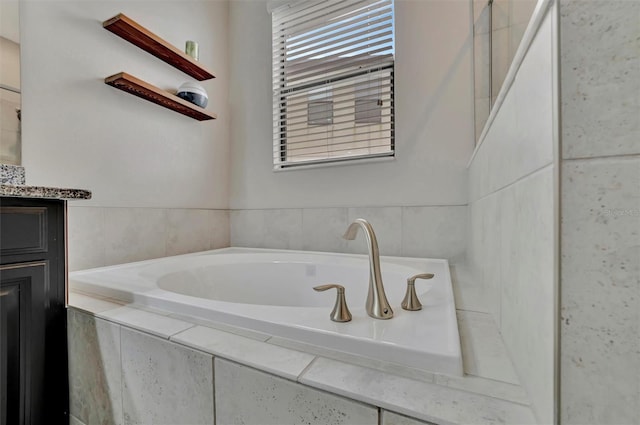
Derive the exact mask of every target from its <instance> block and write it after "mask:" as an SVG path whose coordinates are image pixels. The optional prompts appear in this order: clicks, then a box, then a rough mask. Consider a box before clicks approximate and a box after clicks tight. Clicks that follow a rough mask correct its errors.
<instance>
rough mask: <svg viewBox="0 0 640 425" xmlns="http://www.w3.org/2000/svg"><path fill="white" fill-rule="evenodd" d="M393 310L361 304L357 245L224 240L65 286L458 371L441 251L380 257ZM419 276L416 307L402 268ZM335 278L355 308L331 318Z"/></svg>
mask: <svg viewBox="0 0 640 425" xmlns="http://www.w3.org/2000/svg"><path fill="white" fill-rule="evenodd" d="M381 269H382V276H383V281H384V286H385V290H386V293H387V298H388V299H389V303H390V304H391V306H392V308H393V310H394V313H395V315H394V317H393V318H392V319H390V320H376V319H373V318H371V317H369V316H367V314H366V311H365V309H364V305H365V300H366V296H367V290H368V284H369V267H368V258H367V257H366V256H363V255H349V254H333V253H317V252H305V251H278V250H261V249H244V248H227V249H221V250H214V251H207V252H201V253H195V254H188V255H181V256H176V257H167V258H160V259H156V260H150V261H143V262H138V263H130V264H123V265H117V266H111V267H103V268H97V269H91V270H84V271H79V272H74V273H71V274H70V278H69V284H70V288H71V290H74V289H75V290H79V291H82V292H87V293H92V294H96V295H100V296H106V297H111V298H116V299H120V300H122V301H125V302H129V303H135V304H139V305H145V306H151V307H155V308H159V309H163V310H168V311H171V312H174V313H178V314H182V315H189V316H195V317H200V318H203V319H208V320H213V321H217V322H222V323H225V324H228V325H232V326H238V327H242V328H248V329H253V330H257V331H260V332H264V333H267V334H270V335H273V336H278V337H282V338H288V339H293V340H297V341H301V342H304V343H308V344H313V345H317V346H321V347H325V348H329V349H332V350H337V351H342V352H346V353H350V354H355V355H361V356H365V357H370V358H374V359H378V360H384V361H389V362H394V363H399V364H402V365H406V366H409V367H415V368H419V369H424V370H428V371H432V372H437V373H443V374H448V375H454V376H462V356H461V352H460V339H459V336H458V324H457V320H456V313H455V304H454V299H453V291H452V287H451V277H450V274H449V267H448V263H447V261H446V260H425V259H416V258H399V257H382V258H381ZM425 272H429V273H434V274H435V277H434V278H433V279H431V280H418V281H417V282H416V289H417V293H418V297H419V298H420V300H421V302H422V304H423V308H422V310H420V311H405V310H403V309H402V308H401V307H400V302H401V301H402V299H403V297H404V293H405V289H406V280H407V278H408V277H410V276H412V275H415V274H418V273H425ZM326 283H339V284H341V285H343V286H344V287H345V288H346V299H347V303H348V306H349V309H350V310H351V313H352V315H353V320H352V321H351V322H348V323H335V322H332V321H331V320H330V319H329V313H330V312H331V310H332V308H333V305H334V301H335V296H336V294H335V291H333V290H332V291H327V292H316V291H314V290H313V289H312V288H313V287H314V286H316V285H321V284H326Z"/></svg>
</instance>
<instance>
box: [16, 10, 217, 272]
mask: <svg viewBox="0 0 640 425" xmlns="http://www.w3.org/2000/svg"><path fill="white" fill-rule="evenodd" d="M23 6H24V7H23V8H22V9H21V31H22V33H21V40H22V43H21V46H22V67H23V74H22V83H23V110H24V112H23V114H22V118H23V119H22V122H23V127H22V128H23V165H24V166H25V168H26V177H27V184H31V185H45V186H61V187H76V188H84V189H89V190H91V191H92V192H93V199H92V200H90V201H75V202H70V207H69V215H68V243H69V255H68V257H69V258H68V260H69V269H70V270H71V271H74V270H79V269H86V268H91V267H98V266H104V265H110V264H117V263H123V262H128V261H135V260H144V259H149V258H155V257H162V256H166V255H175V254H181V253H185V252H191V251H199V250H206V249H211V248H219V247H225V246H228V245H229V213H228V211H226V209H227V207H228V201H229V139H228V125H229V108H228V85H229V78H228V55H227V48H228V40H227V22H228V3H227V2H226V1H189V2H182V1H162V2H160V1H137V2H131V1H126V2H122V1H75V2H65V1H30V0H26V1H25V2H24V5H23ZM120 12H122V13H125V14H126V15H128V16H129V17H131V18H132V19H134V20H137V21H138V22H139V23H141V24H142V25H144V26H146V27H147V28H149V29H150V30H151V31H153V32H155V33H156V34H158V35H159V36H161V37H162V38H164V39H165V40H167V41H169V42H170V43H172V44H174V45H175V46H178V47H180V48H182V47H183V46H184V43H185V41H186V40H196V41H198V42H199V44H200V61H201V62H202V63H203V65H204V66H206V67H207V68H209V69H211V70H212V71H213V72H214V74H216V76H217V78H216V79H213V80H209V81H204V82H202V85H203V86H204V87H205V88H206V89H207V91H208V93H209V106H208V107H207V109H208V110H210V111H213V112H215V113H217V114H218V119H217V120H215V121H206V122H198V121H195V120H193V119H191V118H188V117H185V116H183V115H179V114H177V113H176V112H173V111H170V110H168V109H164V108H162V107H160V106H157V105H155V104H152V103H149V102H146V101H144V100H142V99H139V98H137V97H134V96H132V95H130V94H127V93H124V92H122V91H119V90H116V89H114V88H113V87H110V86H107V85H105V84H104V78H105V77H107V76H109V75H112V74H115V73H117V72H120V71H126V72H128V73H130V74H132V75H134V76H137V77H139V78H141V79H143V80H145V81H148V82H149V83H151V84H153V85H156V86H158V87H160V88H163V89H167V90H175V89H176V88H177V87H178V86H179V85H180V84H181V83H182V82H184V81H187V80H191V78H190V77H189V76H187V75H185V74H183V73H182V72H181V71H178V70H177V69H175V68H173V67H171V66H170V65H168V64H166V63H164V62H162V61H160V60H159V59H156V58H155V57H153V56H151V55H150V54H148V53H146V52H144V51H142V50H141V49H139V48H137V47H135V46H134V45H132V44H130V43H128V42H126V41H124V40H122V39H121V38H119V37H117V36H115V35H114V34H112V33H110V32H109V31H106V30H104V29H103V28H102V21H104V20H106V19H109V18H111V17H112V16H114V15H116V14H117V13H120ZM216 209H222V211H216Z"/></svg>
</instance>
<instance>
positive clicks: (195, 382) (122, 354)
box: [67, 308, 529, 425]
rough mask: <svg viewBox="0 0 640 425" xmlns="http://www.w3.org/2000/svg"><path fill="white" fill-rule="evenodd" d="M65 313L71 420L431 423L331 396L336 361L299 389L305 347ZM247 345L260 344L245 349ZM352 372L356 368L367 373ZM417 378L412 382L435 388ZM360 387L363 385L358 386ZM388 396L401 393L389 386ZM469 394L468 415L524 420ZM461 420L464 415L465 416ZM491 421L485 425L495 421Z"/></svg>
mask: <svg viewBox="0 0 640 425" xmlns="http://www.w3.org/2000/svg"><path fill="white" fill-rule="evenodd" d="M141 313H145V312H144V311H141ZM67 314H68V332H69V341H70V344H69V358H70V362H71V363H70V380H71V391H70V396H71V397H70V398H71V418H70V423H71V424H72V425H84V424H88V425H90V424H140V425H142V424H150V423H157V424H161V423H166V424H194V425H196V424H198V425H199V424H203V425H204V424H207V425H212V424H214V423H216V424H219V425H225V424H238V423H246V424H265V425H268V424H274V425H276V424H277V425H282V424H298V423H305V424H317V425H324V424H328V423H331V424H345V425H358V424H363V425H378V424H380V423H381V424H384V425H429V422H422V421H419V420H417V419H414V418H410V417H408V416H404V415H401V414H397V413H394V412H391V411H387V410H382V409H379V408H378V407H376V406H375V405H371V404H367V403H363V402H360V401H356V400H353V399H351V398H349V396H348V395H346V396H340V395H337V393H339V391H331V392H327V391H325V390H323V389H322V387H323V386H326V385H327V383H326V382H325V383H324V384H323V383H319V382H316V381H317V379H319V378H321V375H318V373H317V371H319V370H321V369H322V368H323V367H328V368H329V369H331V370H333V369H336V366H335V365H334V363H335V364H337V365H343V364H342V363H336V362H333V361H328V360H327V362H329V363H328V365H327V366H322V365H318V367H314V369H313V371H314V372H313V373H311V375H310V378H309V382H310V383H311V385H303V384H301V383H298V382H296V380H297V379H299V378H298V375H300V374H301V373H303V371H305V370H306V369H307V368H308V367H310V366H311V365H313V363H314V361H315V360H314V356H312V355H308V354H306V353H302V352H297V351H292V350H288V349H285V348H280V347H278V346H269V345H265V344H264V343H263V342H261V341H259V340H254V339H247V338H243V337H241V336H238V335H234V334H230V333H225V332H220V331H217V330H215V329H211V328H205V327H201V326H196V327H193V328H190V329H188V330H182V331H180V330H178V329H177V328H175V327H171V326H167V325H166V324H165V326H164V331H163V332H159V334H162V335H163V336H162V337H157V336H154V335H150V334H148V333H145V332H138V331H137V330H133V329H131V328H130V327H129V326H127V325H120V324H118V323H114V322H112V320H116V321H117V317H118V314H115V313H114V315H112V316H104V317H108V319H109V320H104V319H102V318H101V317H102V316H101V317H94V316H92V315H90V314H86V313H84V312H81V311H79V310H76V309H75V308H71V309H69V310H68V313H67ZM99 314H102V315H103V314H104V313H99ZM147 314H149V315H150V316H152V315H154V314H153V313H150V312H149V313H147ZM158 317H160V316H158ZM166 319H167V320H170V318H166ZM176 322H179V321H177V320H176ZM171 329H173V330H171ZM154 333H155V331H154ZM242 341H244V342H242ZM176 342H177V343H176ZM238 343H240V344H238ZM203 344H204V345H203ZM247 344H249V345H247ZM252 344H253V345H256V347H250V345H252ZM258 346H264V347H270V350H271V351H270V352H268V353H267V354H266V356H258V355H256V354H255V353H258V352H259V351H260V350H252V348H257V347H258ZM190 347H193V348H194V349H192V348H190ZM264 347H263V348H264ZM212 351H213V352H215V353H220V354H224V355H231V357H234V358H236V357H237V358H238V359H240V360H242V361H244V360H246V359H249V360H250V363H252V364H255V365H256V367H261V368H262V367H263V366H264V365H266V364H270V365H271V366H270V368H271V369H272V370H273V372H274V373H275V375H274V374H271V373H266V372H264V371H260V370H257V369H254V368H253V367H248V366H244V365H240V364H238V363H235V362H234V361H230V360H225V359H222V358H220V357H215V358H214V356H217V355H218V354H214V355H212V354H211V353H212ZM252 351H254V353H252ZM268 351H269V350H268ZM279 353H280V354H282V353H284V354H285V356H284V357H285V360H282V359H280V360H279V359H278V354H279ZM292 356H294V357H295V356H304V357H305V359H302V358H300V359H299V360H301V361H302V360H304V364H305V365H307V366H306V367H300V368H296V370H295V371H293V369H292V367H293V368H295V365H293V366H292V365H289V364H287V362H286V358H289V359H291V358H292ZM252 358H253V360H251V359H252ZM281 360H282V361H281ZM274 362H275V363H274ZM300 364H301V365H302V363H300ZM354 367H355V366H354ZM356 368H357V371H358V373H364V371H366V370H367V369H365V368H359V367H356ZM336 370H338V369H336ZM290 372H293V374H291V373H290ZM338 373H340V371H339V370H338ZM276 375H279V376H276ZM374 375H375V376H376V377H377V378H378V380H379V379H389V378H388V377H387V376H386V375H384V374H380V373H374ZM374 381H375V379H374ZM404 382H405V381H404V380H402V379H401V380H400V381H398V382H397V383H395V384H394V385H392V387H393V388H396V387H398V388H400V387H401V386H402V384H403V383H404ZM406 382H413V381H409V380H407V381H406ZM413 383H414V384H415V385H418V387H419V386H420V385H427V386H429V385H432V384H416V383H415V382H413ZM360 384H364V383H362V382H361V383H358V384H357V385H360ZM350 385H351V384H350ZM357 385H356V386H357ZM314 387H315V388H314ZM418 387H416V388H414V389H417V388H418ZM349 391H350V390H349V389H348V390H347V393H348V392H349ZM443 391H445V392H447V391H448V392H450V393H451V394H449V393H447V394H448V395H447V397H448V398H449V403H453V405H452V406H449V407H448V409H451V411H456V410H457V408H456V402H455V397H452V395H453V394H457V391H456V390H454V389H444V390H443ZM393 392H397V391H396V390H395V389H394V390H393ZM413 393H414V399H413V402H414V403H416V402H417V401H419V400H421V399H422V396H420V391H414V392H413ZM447 397H445V399H446V398H447ZM468 397H469V400H471V402H470V403H469V407H468V408H467V411H468V413H469V412H473V411H474V407H473V405H474V402H475V403H479V402H481V403H488V404H489V405H492V404H495V406H493V407H491V406H490V407H491V409H490V411H493V412H496V414H499V415H500V414H503V413H504V412H503V411H504V410H506V411H507V412H506V413H505V416H506V417H511V416H510V415H518V416H517V417H519V418H522V417H523V416H520V414H521V413H522V412H520V410H522V411H523V412H525V416H524V417H526V412H527V409H525V408H524V407H523V406H520V405H518V404H513V405H512V404H509V403H505V402H497V401H493V400H492V399H491V398H483V397H482V396H477V395H469V396H468ZM372 400H373V399H372ZM483 407H484V405H483ZM447 412H448V410H447ZM405 413H406V412H405ZM440 413H442V412H440ZM484 414H486V412H485V413H484ZM465 417H467V418H468V417H469V416H468V414H467V415H466V416H465ZM514 417H515V416H514ZM492 420H493V418H492ZM492 420H489V422H488V423H494V422H493V421H492ZM527 423H529V422H527Z"/></svg>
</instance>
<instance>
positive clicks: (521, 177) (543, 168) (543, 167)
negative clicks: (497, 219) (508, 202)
mask: <svg viewBox="0 0 640 425" xmlns="http://www.w3.org/2000/svg"><path fill="white" fill-rule="evenodd" d="M553 165H554V163H553V162H549V163H548V164H545V165H543V166H542V167H540V168H537V169H535V170H534V171H531V172H530V173H527V174H525V175H523V176H520V177H518V178H517V179H516V180H514V181H512V182H511V183H507V184H506V185H504V186H501V187H499V188H498V189H495V190H494V191H492V192H490V193H487V194H486V195H484V196H481V197H479V198H478V199H476V200H474V201H472V202H470V204H473V203H476V202H478V201H481V200H483V199H486V198H488V197H490V196H493V195H495V194H496V193H498V192H500V191H503V190H505V189H508V188H510V187H511V186H515V185H516V184H518V183H520V182H522V181H523V180H526V179H528V178H529V177H532V176H533V175H534V174H537V173H538V172H542V171H544V170H545V169H547V168H549V167H553Z"/></svg>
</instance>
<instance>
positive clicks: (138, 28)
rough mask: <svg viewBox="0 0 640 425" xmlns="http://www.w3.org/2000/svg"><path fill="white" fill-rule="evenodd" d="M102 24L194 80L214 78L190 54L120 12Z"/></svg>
mask: <svg viewBox="0 0 640 425" xmlns="http://www.w3.org/2000/svg"><path fill="white" fill-rule="evenodd" d="M102 26H103V27H104V28H105V29H106V30H109V31H111V32H112V33H114V34H116V35H117V36H119V37H121V38H123V39H125V40H127V41H128V42H130V43H132V44H135V45H136V46H138V47H139V48H141V49H142V50H144V51H146V52H149V53H151V54H152V55H153V56H155V57H157V58H158V59H161V60H163V61H165V62H166V63H168V64H169V65H171V66H173V67H175V68H177V69H179V70H180V71H182V72H184V73H185V74H187V75H190V76H192V77H193V78H195V79H196V80H199V81H203V80H209V79H211V78H215V75H213V74H212V73H211V72H209V71H207V70H206V69H205V68H204V67H203V66H202V65H200V64H199V63H198V62H197V61H196V60H194V59H193V58H192V57H191V56H189V55H187V54H186V53H184V52H183V51H182V50H180V49H178V48H176V47H175V46H173V45H172V44H171V43H169V42H167V41H165V40H163V39H162V38H160V37H158V36H157V35H155V34H154V33H152V32H151V31H149V30H148V29H146V28H145V27H143V26H142V25H140V24H138V23H137V22H136V21H134V20H133V19H131V18H129V17H127V16H126V15H124V14H122V13H120V14H118V15H116V16H114V17H113V18H111V19H108V20H106V21H104V22H103V23H102Z"/></svg>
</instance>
